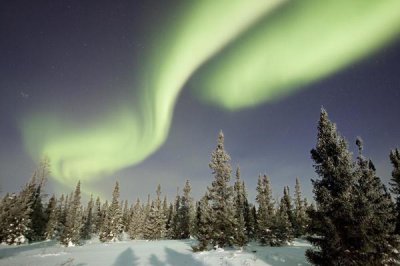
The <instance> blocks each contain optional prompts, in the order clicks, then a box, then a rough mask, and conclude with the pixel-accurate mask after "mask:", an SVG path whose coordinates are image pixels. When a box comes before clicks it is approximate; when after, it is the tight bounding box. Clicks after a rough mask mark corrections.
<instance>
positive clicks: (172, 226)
mask: <svg viewBox="0 0 400 266" xmlns="http://www.w3.org/2000/svg"><path fill="white" fill-rule="evenodd" d="M180 206H181V196H180V195H179V188H177V190H176V197H175V204H174V206H173V209H172V213H171V219H170V223H169V225H168V232H167V236H168V238H169V239H178V238H179V235H180V228H179V215H178V210H179V209H180Z"/></svg>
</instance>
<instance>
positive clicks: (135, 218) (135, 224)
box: [128, 199, 145, 239]
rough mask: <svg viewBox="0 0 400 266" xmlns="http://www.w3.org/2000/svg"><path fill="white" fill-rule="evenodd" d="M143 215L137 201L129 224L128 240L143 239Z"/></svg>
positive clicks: (140, 205)
mask: <svg viewBox="0 0 400 266" xmlns="http://www.w3.org/2000/svg"><path fill="white" fill-rule="evenodd" d="M144 215H145V214H144V211H143V208H142V204H141V203H140V200H139V199H137V200H136V203H135V205H134V206H133V209H132V215H131V217H130V219H131V220H130V222H129V230H128V234H129V238H130V239H143V226H144V219H145V217H144Z"/></svg>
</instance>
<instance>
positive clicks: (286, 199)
mask: <svg viewBox="0 0 400 266" xmlns="http://www.w3.org/2000/svg"><path fill="white" fill-rule="evenodd" d="M282 200H283V203H284V204H285V205H286V212H287V216H288V218H289V222H290V225H291V227H292V228H293V224H295V223H296V220H295V216H294V213H293V205H292V199H291V197H290V189H289V187H288V186H286V187H284V188H283V197H282Z"/></svg>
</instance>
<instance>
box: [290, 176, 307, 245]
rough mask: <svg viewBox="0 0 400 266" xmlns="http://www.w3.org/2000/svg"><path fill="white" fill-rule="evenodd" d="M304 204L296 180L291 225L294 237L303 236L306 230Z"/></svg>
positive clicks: (298, 182)
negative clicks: (292, 221)
mask: <svg viewBox="0 0 400 266" xmlns="http://www.w3.org/2000/svg"><path fill="white" fill-rule="evenodd" d="M306 204H307V202H306V201H304V200H303V199H302V197H301V188H300V181H299V179H298V178H296V186H295V191H294V206H295V207H294V218H295V219H294V223H293V230H294V236H295V237H300V236H303V235H304V234H305V230H306V222H307V217H306V208H307V207H306Z"/></svg>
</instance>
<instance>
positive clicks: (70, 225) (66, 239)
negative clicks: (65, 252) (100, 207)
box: [60, 181, 82, 246]
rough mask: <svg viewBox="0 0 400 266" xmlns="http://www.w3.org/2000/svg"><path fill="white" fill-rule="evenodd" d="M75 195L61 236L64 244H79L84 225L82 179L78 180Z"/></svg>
mask: <svg viewBox="0 0 400 266" xmlns="http://www.w3.org/2000/svg"><path fill="white" fill-rule="evenodd" d="M73 195H74V196H73V198H72V201H71V202H70V204H69V207H68V213H67V218H66V222H65V228H64V231H63V232H62V234H61V236H60V242H61V244H63V245H64V246H73V245H76V244H79V241H80V232H81V226H82V210H81V182H80V181H78V184H77V185H76V188H75V192H74V194H73ZM70 198H71V197H70Z"/></svg>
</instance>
